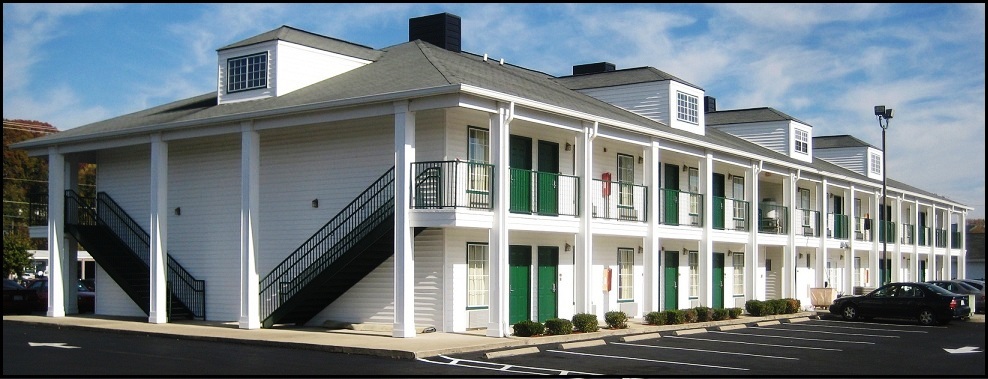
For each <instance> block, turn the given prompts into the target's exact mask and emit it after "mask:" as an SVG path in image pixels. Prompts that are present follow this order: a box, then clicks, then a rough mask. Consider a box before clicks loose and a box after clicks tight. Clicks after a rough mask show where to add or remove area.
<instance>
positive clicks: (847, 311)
mask: <svg viewBox="0 0 988 379" xmlns="http://www.w3.org/2000/svg"><path fill="white" fill-rule="evenodd" d="M840 314H841V316H842V317H844V319H845V320H847V321H854V320H856V319H857V318H858V307H855V306H854V304H848V305H847V306H845V307H844V310H842V311H841V313H840Z"/></svg>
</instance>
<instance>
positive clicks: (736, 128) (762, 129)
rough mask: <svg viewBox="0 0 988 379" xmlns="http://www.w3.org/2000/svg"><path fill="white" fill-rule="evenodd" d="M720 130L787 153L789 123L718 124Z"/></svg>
mask: <svg viewBox="0 0 988 379" xmlns="http://www.w3.org/2000/svg"><path fill="white" fill-rule="evenodd" d="M718 128H719V129H720V130H722V131H724V132H727V133H730V134H732V135H734V136H736V137H739V138H743V139H745V140H747V141H749V142H751V143H754V144H757V145H761V146H762V147H764V148H766V149H769V150H772V151H775V152H777V153H779V154H783V155H787V156H788V155H789V146H790V144H791V142H790V141H789V125H788V123H787V122H757V123H750V124H742V125H729V126H719V127H718Z"/></svg>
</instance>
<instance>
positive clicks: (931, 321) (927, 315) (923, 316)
mask: <svg viewBox="0 0 988 379" xmlns="http://www.w3.org/2000/svg"><path fill="white" fill-rule="evenodd" d="M936 322H937V316H936V315H935V314H933V310H932V309H930V308H923V309H922V310H920V311H919V323H920V325H927V326H929V325H935V324H936Z"/></svg>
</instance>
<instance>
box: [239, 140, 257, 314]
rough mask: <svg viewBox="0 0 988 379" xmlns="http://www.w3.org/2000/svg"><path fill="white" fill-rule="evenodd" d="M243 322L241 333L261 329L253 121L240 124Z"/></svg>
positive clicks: (241, 312)
mask: <svg viewBox="0 0 988 379" xmlns="http://www.w3.org/2000/svg"><path fill="white" fill-rule="evenodd" d="M240 128H241V132H240V146H241V147H240V149H241V151H240V321H239V326H240V328H241V329H257V328H260V327H261V309H260V294H259V291H260V283H259V282H258V280H259V278H258V274H257V240H258V232H259V225H258V221H259V215H258V212H259V210H260V205H259V203H260V198H259V192H260V173H261V162H260V161H261V159H260V158H261V137H260V136H259V135H258V133H257V131H256V130H254V124H253V122H251V121H244V122H242V123H241V124H240Z"/></svg>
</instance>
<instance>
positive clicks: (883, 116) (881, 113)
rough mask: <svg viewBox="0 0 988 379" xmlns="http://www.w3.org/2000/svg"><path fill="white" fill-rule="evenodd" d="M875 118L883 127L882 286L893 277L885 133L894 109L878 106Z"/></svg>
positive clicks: (880, 215)
mask: <svg viewBox="0 0 988 379" xmlns="http://www.w3.org/2000/svg"><path fill="white" fill-rule="evenodd" d="M875 116H876V117H878V126H880V127H882V201H881V203H880V206H881V207H882V209H880V210H879V212H878V216H879V220H878V225H879V230H878V236H879V238H881V239H882V267H881V270H879V271H880V272H881V273H882V278H881V280H882V283H881V284H885V283H888V280H887V279H886V278H891V277H892V275H891V273H890V272H889V270H890V269H891V265H889V264H888V257H887V256H886V254H888V239H889V236H888V234H889V233H888V230H887V229H888V225H886V224H885V219H886V218H888V219H889V220H891V219H892V215H890V214H889V213H890V212H889V211H888V209H886V206H885V204H887V203H888V194H887V193H886V184H885V181H886V179H887V178H888V174H887V173H886V171H885V167H886V164H885V162H886V161H887V160H888V156H887V155H886V154H885V131H886V130H888V128H889V119H891V118H892V108H888V109H886V108H885V106H884V105H876V106H875ZM882 120H885V123H882ZM886 265H888V266H889V267H886Z"/></svg>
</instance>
